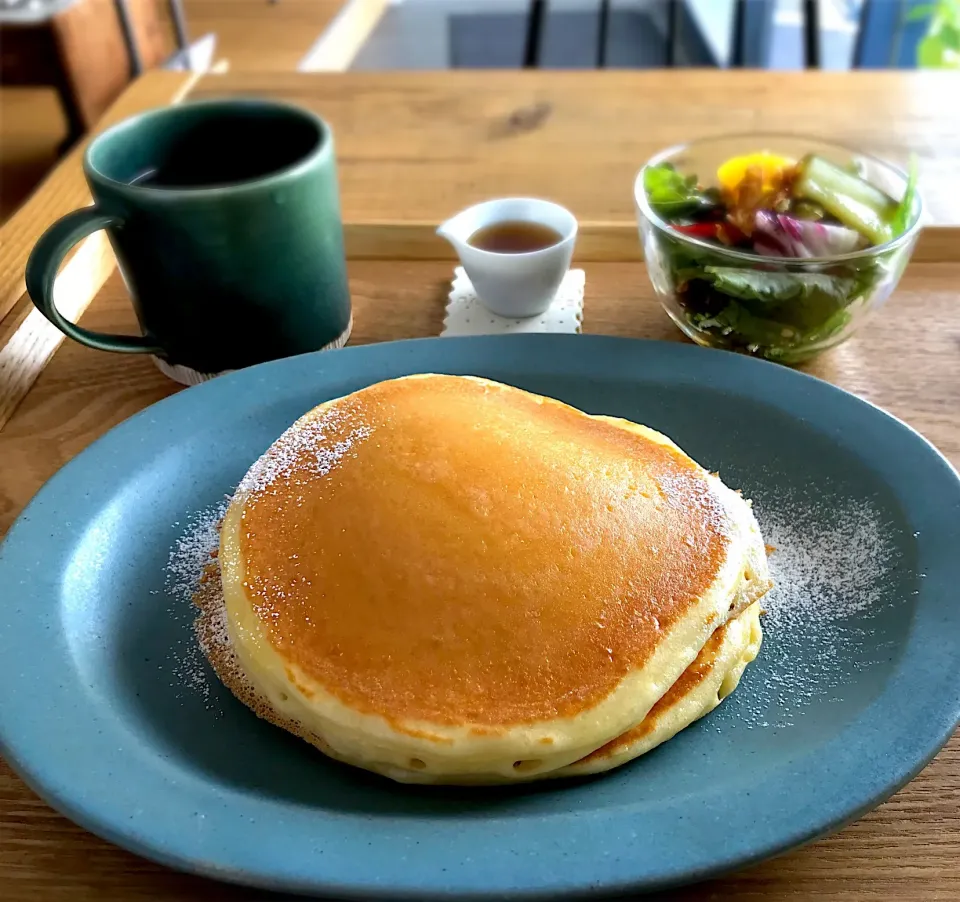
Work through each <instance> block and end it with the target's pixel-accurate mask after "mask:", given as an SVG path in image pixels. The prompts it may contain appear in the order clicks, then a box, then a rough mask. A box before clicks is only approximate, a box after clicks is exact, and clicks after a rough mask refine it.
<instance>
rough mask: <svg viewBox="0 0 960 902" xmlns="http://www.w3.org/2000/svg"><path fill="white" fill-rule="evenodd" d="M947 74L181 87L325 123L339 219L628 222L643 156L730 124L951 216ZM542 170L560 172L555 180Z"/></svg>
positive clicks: (720, 74) (292, 78)
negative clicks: (845, 153) (892, 176)
mask: <svg viewBox="0 0 960 902" xmlns="http://www.w3.org/2000/svg"><path fill="white" fill-rule="evenodd" d="M958 92H960V74H957V73H955V72H935V71H926V72H877V71H869V72H866V71H864V72H753V71H746V70H742V71H735V70H727V71H716V70H687V71H684V70H679V71H678V70H676V69H673V70H643V71H624V70H608V71H589V72H576V71H565V72H557V71H544V70H536V71H530V70H527V71H521V72H510V71H490V72H483V73H482V74H479V73H476V72H468V71H451V72H443V73H442V74H440V73H436V72H390V73H371V72H345V73H342V74H321V73H317V74H312V75H303V74H288V73H269V72H258V73H240V72H238V73H235V74H234V73H227V74H226V75H224V76H222V77H221V76H216V77H207V78H204V79H201V81H200V83H199V84H198V85H197V86H196V87H195V88H194V90H193V91H192V92H191V96H195V97H209V96H216V95H222V94H237V93H251V94H262V95H264V94H265V95H267V96H270V97H279V98H283V99H286V100H290V101H293V102H296V103H300V104H304V105H306V106H308V107H310V108H312V109H313V110H315V111H317V112H318V113H320V114H321V115H322V116H323V117H324V118H325V119H327V121H328V122H330V124H331V125H332V126H333V130H334V133H335V137H336V142H337V160H338V167H339V172H340V180H341V184H342V194H343V208H344V217H345V218H346V219H347V220H411V219H413V220H426V221H433V222H440V221H442V220H443V219H444V218H445V217H446V216H448V215H450V213H452V212H455V211H456V210H457V209H458V207H461V206H464V205H466V204H468V203H473V202H474V201H477V200H483V199H486V198H488V197H490V196H503V195H509V194H525V195H530V194H533V195H546V196H549V197H552V198H554V199H556V200H557V201H559V202H560V203H563V204H565V205H567V206H569V207H570V209H571V210H573V212H574V213H575V214H576V215H577V216H578V217H579V218H580V219H589V220H611V219H612V220H618V219H620V220H632V219H633V215H634V213H633V195H632V188H633V181H634V178H635V176H636V173H637V170H638V169H639V168H640V166H641V165H642V164H643V163H644V161H646V160H647V159H648V158H649V157H651V156H652V155H653V154H654V153H656V152H657V151H658V150H662V149H663V148H665V147H669V146H671V145H673V144H677V143H679V142H682V141H687V140H690V139H691V138H694V137H707V136H710V135H720V134H731V133H738V132H757V131H763V132H792V133H797V134H809V135H816V136H820V137H823V138H827V139H831V140H835V141H838V142H839V143H841V144H847V145H850V146H851V147H856V148H860V149H863V150H869V151H873V152H874V153H876V154H878V155H879V156H881V157H883V158H885V159H890V160H893V161H897V162H900V163H905V162H906V161H907V159H908V158H909V155H910V153H915V154H916V155H917V159H918V163H919V169H920V182H921V188H922V190H923V192H924V199H925V200H926V202H927V206H928V208H929V212H930V213H931V214H932V217H933V221H934V222H936V223H938V224H942V225H957V224H960V129H958V128H957V114H956V110H957V109H958V105H957V93H958ZM558 173H563V176H562V178H561V177H558Z"/></svg>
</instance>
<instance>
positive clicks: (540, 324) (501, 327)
mask: <svg viewBox="0 0 960 902" xmlns="http://www.w3.org/2000/svg"><path fill="white" fill-rule="evenodd" d="M585 281H586V279H585V276H584V272H583V270H582V269H571V270H570V271H569V272H568V273H567V274H566V275H565V276H564V277H563V281H562V282H561V283H560V288H559V289H558V290H557V296H556V297H555V298H554V299H553V302H552V303H551V304H550V306H549V307H548V308H547V309H546V310H545V311H544V312H543V313H541V314H540V315H539V316H530V317H527V318H525V319H510V318H508V317H506V316H498V315H497V314H496V313H492V312H491V311H489V310H487V308H486V307H484V306H483V304H482V303H481V302H480V299H479V298H478V297H477V295H476V292H475V291H474V290H473V285H472V284H471V283H470V279H469V278H468V277H467V274H466V273H465V272H464V271H463V267H462V266H458V267H457V268H456V270H455V272H454V279H453V285H452V287H451V290H450V300H449V302H448V303H447V315H446V316H445V317H444V320H443V331H442V332H441V333H440V334H441V335H446V336H451V335H501V334H504V335H505V334H510V333H517V334H518V335H519V334H525V333H528V332H579V331H580V325H581V322H582V320H583V287H584V284H585Z"/></svg>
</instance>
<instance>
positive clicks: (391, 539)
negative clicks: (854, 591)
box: [221, 376, 766, 782]
mask: <svg viewBox="0 0 960 902" xmlns="http://www.w3.org/2000/svg"><path fill="white" fill-rule="evenodd" d="M757 540H759V532H758V531H756V529H755V521H753V520H752V515H751V514H750V513H749V510H748V509H747V508H746V505H745V504H744V503H743V502H742V500H741V499H739V498H738V497H737V496H736V495H734V493H732V492H730V491H729V490H728V489H726V487H724V486H723V485H722V483H720V481H719V479H717V478H716V477H713V476H711V475H710V474H708V473H707V472H706V471H704V470H703V469H702V468H701V467H700V466H699V465H698V464H696V463H695V462H694V461H692V460H691V459H690V458H689V457H687V456H686V455H685V454H684V453H683V452H682V451H680V450H679V449H678V448H677V447H676V446H674V445H673V444H672V443H671V442H669V440H667V439H665V438H664V437H663V436H660V435H659V434H657V433H654V432H652V431H651V430H648V429H645V428H644V427H640V426H636V425H634V424H630V423H626V422H624V421H615V420H608V419H605V418H596V417H590V416H588V415H586V414H584V413H582V412H580V411H578V410H575V409H573V408H571V407H567V406H566V405H563V404H561V403H559V402H557V401H553V400H550V399H546V398H541V397H539V396H536V395H531V394H528V393H526V392H523V391H520V390H518V389H514V388H510V387H507V386H503V385H499V384H497V383H493V382H489V381H487V380H481V379H474V378H469V377H451V376H419V377H407V378H404V379H398V380H393V381H390V382H383V383H379V384H377V385H374V386H371V387H370V388H367V389H364V390H361V391H359V392H356V393H354V394H352V395H349V396H347V397H345V398H341V399H338V400H336V401H333V402H329V403H327V404H325V405H321V406H320V407H319V408H317V409H316V410H314V411H312V412H311V413H310V414H308V415H306V416H305V417H303V418H302V419H301V420H300V421H298V422H297V423H296V424H295V425H294V426H293V427H291V429H290V430H288V432H287V433H285V435H284V436H283V437H281V439H279V440H278V442H277V443H275V445H274V446H273V447H272V448H271V449H270V451H268V453H267V454H266V455H265V456H264V458H262V459H261V461H259V462H258V464H257V465H255V466H254V468H253V469H252V470H251V472H250V473H249V474H248V476H247V478H246V479H245V480H244V482H243V483H242V484H241V486H240V488H239V490H238V492H237V495H236V497H235V498H234V501H233V503H232V504H231V507H230V510H229V511H228V513H227V517H226V518H225V522H224V530H223V541H222V545H221V565H222V567H223V579H224V590H225V596H226V607H227V623H228V628H229V631H230V638H231V641H232V644H233V646H234V649H235V651H236V653H237V658H238V661H239V663H240V667H241V669H242V670H243V671H244V673H245V676H246V679H247V680H248V681H249V683H250V684H251V685H252V686H253V687H254V688H255V690H256V692H257V693H258V694H259V695H260V696H261V697H263V698H265V699H266V700H267V702H268V705H269V706H272V707H273V708H274V709H276V717H275V718H274V719H276V720H278V721H282V722H284V725H288V724H291V723H293V724H297V725H299V729H298V730H297V731H298V732H301V733H302V734H306V736H307V738H308V739H310V741H314V739H313V738H311V737H315V738H316V739H317V740H319V741H317V742H316V743H315V744H318V745H320V746H321V747H323V748H324V749H325V750H326V751H328V752H329V753H331V754H333V755H334V756H335V757H340V758H342V759H344V760H348V761H351V762H353V763H359V764H361V765H362V766H365V767H370V768H371V769H374V770H378V771H380V772H383V773H388V774H391V771H396V774H391V775H397V774H400V773H401V771H405V770H409V769H410V768H411V767H413V769H414V770H417V771H419V772H420V773H421V775H422V778H423V779H449V780H451V781H454V782H469V781H470V780H471V779H473V778H474V777H475V778H477V779H480V780H489V779H518V778H520V777H525V778H529V776H534V775H537V774H540V773H542V772H545V771H547V770H551V769H554V768H556V767H560V766H563V765H565V764H568V763H571V762H573V761H576V760H577V759H578V758H580V757H583V756H584V755H585V754H588V753H589V752H590V751H591V750H593V749H595V748H597V747H598V746H600V745H603V744H605V743H606V742H608V741H610V740H611V739H613V738H615V737H616V736H618V735H619V734H621V733H623V732H624V731H625V730H627V729H629V728H630V727H632V726H634V725H636V724H637V723H638V722H640V721H641V720H642V719H643V717H644V716H645V715H646V714H647V712H648V711H649V710H650V708H651V707H652V706H653V705H654V704H655V703H656V701H657V700H658V699H659V698H660V696H662V695H663V693H664V692H665V691H666V690H667V689H668V688H669V687H670V686H671V685H672V684H673V683H674V682H675V681H676V680H677V678H678V677H679V676H680V675H681V674H682V673H683V671H684V670H685V669H686V667H687V666H688V665H689V664H690V663H691V662H692V661H693V660H694V659H695V658H696V656H697V654H698V653H699V652H700V650H701V648H702V647H703V645H704V643H705V642H706V641H707V639H708V638H709V636H710V635H711V633H712V632H713V631H714V630H715V628H716V626H717V625H718V624H719V623H722V622H723V621H724V620H725V619H726V618H727V616H729V614H730V612H731V610H739V609H742V607H743V605H744V604H745V603H749V602H750V601H751V600H753V596H754V595H756V594H757V593H758V592H759V593H760V594H762V591H765V578H766V576H765V570H764V571H763V572H760V570H759V569H758V566H759V565H758V558H757V555H756V548H755V546H756V542H757ZM760 558H761V559H762V558H763V555H762V541H761V542H760ZM751 577H752V578H753V583H752V585H751V583H750V579H751ZM260 713H264V712H263V711H262V710H261V711H260ZM411 761H414V762H416V763H415V764H413V765H411V764H410V762H411ZM401 778H402V777H401Z"/></svg>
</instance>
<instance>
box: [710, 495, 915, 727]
mask: <svg viewBox="0 0 960 902" xmlns="http://www.w3.org/2000/svg"><path fill="white" fill-rule="evenodd" d="M754 510H755V513H756V515H757V519H758V521H759V523H760V528H761V531H762V533H763V537H764V540H765V541H766V542H767V543H768V544H769V545H771V546H774V550H773V551H772V553H771V555H770V558H769V564H770V575H771V578H772V579H773V580H774V582H775V584H776V585H775V588H774V589H772V590H771V591H770V593H769V594H768V595H767V596H766V597H765V598H764V599H763V601H762V605H763V608H764V609H765V611H766V614H765V617H764V619H763V629H764V642H763V647H762V649H761V651H760V660H758V661H757V662H756V663H755V664H754V665H752V668H756V669H757V670H762V675H761V674H759V673H756V672H755V673H754V677H755V678H754V679H751V680H749V686H748V687H747V688H745V690H741V692H740V693H736V694H735V696H736V697H737V699H738V704H737V705H734V706H730V707H729V708H728V710H727V712H726V717H727V718H729V719H730V720H736V721H740V722H743V723H745V724H746V726H748V727H784V726H790V725H792V724H793V723H794V722H795V719H796V718H797V717H798V715H800V714H802V711H803V709H804V708H806V707H809V706H810V704H811V703H813V702H814V701H817V700H823V701H835V700H837V699H838V698H839V697H840V696H842V692H838V690H840V688H841V687H842V685H843V683H844V680H845V676H846V674H847V673H848V671H849V668H850V666H851V662H852V663H853V666H854V668H856V669H863V668H866V667H869V666H870V664H871V663H872V662H871V660H870V654H871V653H873V654H876V651H877V649H878V648H879V647H882V646H883V645H884V643H883V642H882V641H880V642H878V640H877V638H876V637H874V636H873V635H872V631H873V623H872V621H873V620H874V618H875V617H876V616H877V614H878V613H880V611H882V610H883V609H885V608H886V606H887V605H888V604H890V602H891V600H892V599H891V598H890V591H889V588H890V586H891V585H892V584H893V582H892V580H891V577H892V575H893V571H894V570H895V569H896V568H897V567H898V563H899V558H900V552H899V551H898V545H897V542H896V541H895V537H896V532H895V527H893V526H892V525H891V524H889V523H888V522H886V521H885V520H884V517H883V516H882V514H881V513H880V511H879V510H878V508H877V507H876V506H875V505H874V504H873V503H871V502H870V501H868V500H844V501H843V502H841V503H839V505H838V504H837V503H836V502H835V500H831V499H828V498H817V499H812V500H809V501H808V500H807V499H798V498H790V497H783V498H779V499H777V503H776V504H770V505H767V504H762V505H761V504H756V505H755V507H754ZM871 650H872V652H871ZM723 719H726V718H723Z"/></svg>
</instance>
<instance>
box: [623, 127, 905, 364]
mask: <svg viewBox="0 0 960 902" xmlns="http://www.w3.org/2000/svg"><path fill="white" fill-rule="evenodd" d="M634 197H635V200H636V205H637V221H638V224H639V228H640V235H641V239H642V242H643V251H644V257H645V259H646V264H647V271H648V273H649V275H650V280H651V282H652V283H653V287H654V290H655V291H656V293H657V296H658V297H659V299H660V301H661V303H662V304H663V307H664V309H665V310H666V312H667V313H668V314H669V316H670V317H671V319H673V321H674V322H675V323H676V324H677V325H678V326H679V327H680V328H681V329H682V330H683V332H684V333H685V334H686V335H688V336H689V337H690V338H692V339H693V340H694V341H695V342H697V343H698V344H701V345H705V346H708V347H714V348H724V349H727V350H736V351H741V352H744V353H748V354H753V355H755V356H758V357H764V358H766V359H768V360H775V361H778V362H781V363H786V364H796V363H801V362H803V361H805V360H808V359H810V358H811V357H813V356H815V355H816V354H819V353H820V352H821V351H824V350H826V349H827V348H831V347H833V346H834V345H837V344H839V343H840V342H842V341H844V340H845V339H847V338H849V337H850V335H851V334H852V333H853V331H854V330H855V329H856V328H857V326H859V325H860V324H861V323H862V322H863V321H864V320H865V319H866V318H867V317H868V315H869V314H870V313H871V312H872V311H874V310H875V309H876V308H878V307H880V306H881V305H882V304H883V303H884V301H886V300H887V298H888V297H889V296H890V294H891V293H892V292H893V290H894V288H896V286H897V283H898V282H899V280H900V276H901V275H902V274H903V270H904V268H905V267H906V265H907V262H908V261H909V259H910V255H911V253H912V252H913V248H914V245H915V244H916V240H917V236H918V235H919V233H920V228H921V220H922V203H921V200H920V196H919V194H918V193H917V191H916V179H915V174H914V170H913V169H912V170H911V174H910V175H909V176H908V175H907V174H906V173H904V172H902V171H901V170H899V169H897V168H896V167H895V166H892V165H890V164H888V163H884V162H882V161H881V160H878V159H876V158H875V157H871V156H869V155H867V154H863V153H858V152H856V151H852V150H849V149H848V148H845V147H841V146H839V145H835V144H829V143H826V142H824V141H820V140H817V139H813V138H806V137H802V136H798V135H764V134H759V135H758V134H753V135H741V136H728V137H720V138H708V139H703V140H699V141H693V142H691V143H689V144H684V145H680V146H677V147H672V148H670V149H668V150H665V151H663V152H661V153H659V154H657V155H656V156H655V157H653V158H652V159H651V160H650V161H649V162H648V163H647V164H646V165H645V166H644V167H643V169H641V170H640V172H639V174H638V175H637V179H636V183H635V185H634Z"/></svg>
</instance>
